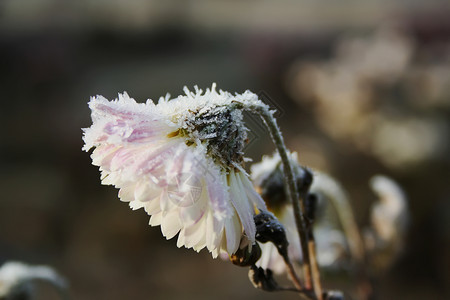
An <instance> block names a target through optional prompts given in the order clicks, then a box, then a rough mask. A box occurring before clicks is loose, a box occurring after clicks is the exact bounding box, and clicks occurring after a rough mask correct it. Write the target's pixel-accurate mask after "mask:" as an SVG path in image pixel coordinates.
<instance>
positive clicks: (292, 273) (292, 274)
mask: <svg viewBox="0 0 450 300" xmlns="http://www.w3.org/2000/svg"><path fill="white" fill-rule="evenodd" d="M283 259H284V262H285V264H286V267H287V270H288V273H289V276H290V277H291V280H292V282H293V283H294V286H295V288H296V289H297V290H299V291H303V290H304V288H303V286H302V283H301V281H300V278H299V277H298V275H297V273H296V272H295V269H294V266H293V265H292V262H291V261H290V260H289V257H288V256H287V255H286V256H283Z"/></svg>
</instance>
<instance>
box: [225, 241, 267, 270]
mask: <svg viewBox="0 0 450 300" xmlns="http://www.w3.org/2000/svg"><path fill="white" fill-rule="evenodd" d="M260 258H261V247H259V245H258V243H256V244H253V245H252V246H251V249H250V246H249V245H248V246H246V247H244V248H239V249H238V250H237V251H236V253H234V254H233V255H231V256H230V260H231V262H232V263H233V264H234V265H236V266H240V267H249V266H251V265H254V264H255V263H256V262H257V261H258V259H260Z"/></svg>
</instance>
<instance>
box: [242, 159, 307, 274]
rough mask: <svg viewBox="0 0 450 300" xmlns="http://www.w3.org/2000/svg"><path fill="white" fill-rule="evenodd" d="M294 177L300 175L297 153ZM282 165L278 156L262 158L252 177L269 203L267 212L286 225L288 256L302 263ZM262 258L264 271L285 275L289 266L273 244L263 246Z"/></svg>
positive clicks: (261, 265)
mask: <svg viewBox="0 0 450 300" xmlns="http://www.w3.org/2000/svg"><path fill="white" fill-rule="evenodd" d="M290 158H291V161H292V162H293V167H294V174H295V173H296V172H299V171H300V172H301V170H299V164H298V161H297V153H295V152H294V153H291V154H290ZM282 170H283V169H282V163H281V159H280V156H279V154H278V153H275V154H274V155H273V156H263V158H262V160H261V162H259V163H256V164H253V165H252V166H251V177H252V181H253V182H254V184H255V186H256V187H257V189H258V190H259V193H260V194H261V195H262V196H263V198H264V200H265V201H266V204H267V207H268V210H269V211H271V212H272V213H273V214H274V215H275V216H276V217H277V219H278V220H279V221H280V222H281V223H282V224H283V226H284V229H285V231H286V238H287V240H288V242H289V246H288V256H289V259H290V260H291V261H292V262H299V261H300V260H301V248H300V240H299V236H298V232H297V227H296V225H295V219H294V213H293V208H292V205H291V204H289V202H288V199H287V197H286V194H285V190H284V181H283V176H284V175H283V171H282ZM260 247H261V252H262V255H261V258H260V259H259V260H258V262H257V263H256V265H257V266H259V267H262V268H263V269H271V270H272V271H273V272H274V273H277V274H281V273H283V272H285V271H286V264H285V262H284V260H283V258H282V257H281V256H280V254H279V253H278V250H277V248H276V247H275V246H274V245H273V244H272V243H264V244H260Z"/></svg>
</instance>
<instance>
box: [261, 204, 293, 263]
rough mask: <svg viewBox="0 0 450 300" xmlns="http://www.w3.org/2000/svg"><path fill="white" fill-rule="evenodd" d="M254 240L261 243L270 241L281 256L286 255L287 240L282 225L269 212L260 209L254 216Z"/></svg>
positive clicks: (284, 256)
mask: <svg viewBox="0 0 450 300" xmlns="http://www.w3.org/2000/svg"><path fill="white" fill-rule="evenodd" d="M254 219H255V225H256V236H255V238H256V240H257V241H258V242H261V243H267V242H272V243H273V244H274V245H275V247H277V250H278V252H279V253H280V255H281V256H283V258H286V257H287V247H288V245H289V242H288V241H287V238H286V231H285V229H284V226H283V225H282V224H281V223H280V221H278V219H277V218H276V217H275V216H274V215H273V214H272V213H270V212H265V211H261V212H260V213H259V214H258V215H256V216H255V218H254Z"/></svg>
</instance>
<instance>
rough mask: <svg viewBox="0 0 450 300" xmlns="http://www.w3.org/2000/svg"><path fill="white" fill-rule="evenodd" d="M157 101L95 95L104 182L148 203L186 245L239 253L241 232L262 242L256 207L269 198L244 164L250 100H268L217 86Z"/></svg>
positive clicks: (91, 132)
mask: <svg viewBox="0 0 450 300" xmlns="http://www.w3.org/2000/svg"><path fill="white" fill-rule="evenodd" d="M184 91H185V93H186V95H182V96H178V97H177V98H175V99H172V100H170V99H169V95H168V96H166V97H165V98H161V99H160V100H159V102H158V103H157V104H154V103H153V102H152V101H151V100H148V101H147V102H146V103H137V102H136V101H135V100H134V99H132V98H130V97H129V96H128V95H127V94H126V93H124V94H119V98H118V99H117V100H113V101H108V100H107V99H105V98H104V97H102V96H97V97H93V98H91V101H90V102H89V107H90V108H91V110H92V120H93V124H92V126H91V127H90V128H87V129H84V142H85V145H84V147H83V150H85V151H88V150H89V149H91V148H93V147H94V148H95V149H94V151H93V152H92V155H91V157H92V161H93V164H94V165H96V166H99V167H100V171H101V179H102V183H103V184H106V185H108V184H110V185H114V186H115V187H116V188H119V189H120V191H119V198H120V199H121V200H122V201H125V202H129V204H130V207H131V208H132V209H139V208H144V209H145V211H146V212H147V213H148V214H149V215H151V218H150V225H152V226H158V225H161V231H162V233H163V235H164V236H165V237H166V238H167V239H171V238H173V237H174V236H175V235H177V234H178V242H177V245H178V247H181V246H185V247H186V248H193V249H194V250H196V251H200V250H201V249H203V248H205V247H206V248H207V249H208V250H209V251H210V252H211V253H212V255H213V257H217V255H218V254H219V253H220V252H227V253H228V254H233V253H234V252H235V251H236V250H237V249H238V247H239V245H240V242H241V239H248V240H249V241H250V242H251V243H254V242H255V224H254V221H253V215H254V214H255V209H256V208H257V209H264V208H265V204H264V201H263V200H262V199H261V197H260V196H259V195H258V194H257V193H256V191H255V190H254V188H253V186H252V184H251V182H250V180H249V179H248V175H247V174H246V172H245V170H244V169H243V167H242V164H243V162H244V161H245V158H244V156H243V148H244V145H245V141H246V137H247V128H246V127H245V126H244V123H243V114H242V110H241V109H242V107H243V106H245V105H247V104H248V105H264V104H262V103H261V102H260V101H259V100H258V97H257V95H255V94H253V93H251V92H249V91H246V92H244V93H243V94H235V95H232V94H230V93H228V92H224V91H219V92H216V90H215V85H213V87H212V89H211V90H210V89H207V90H206V92H205V93H204V94H203V92H202V90H199V89H198V88H197V87H195V92H191V91H189V90H188V89H187V88H185V90H184Z"/></svg>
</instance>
